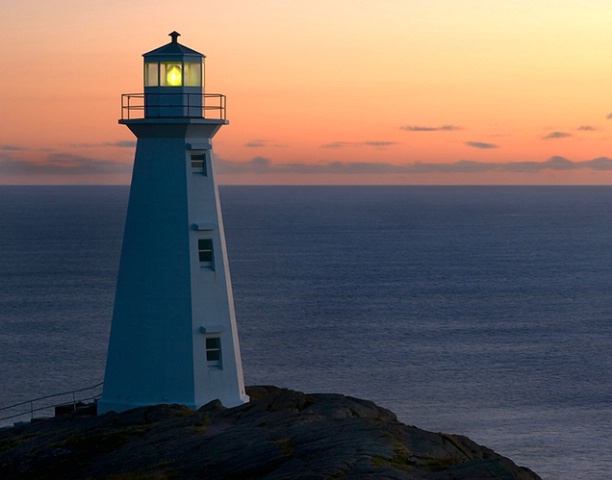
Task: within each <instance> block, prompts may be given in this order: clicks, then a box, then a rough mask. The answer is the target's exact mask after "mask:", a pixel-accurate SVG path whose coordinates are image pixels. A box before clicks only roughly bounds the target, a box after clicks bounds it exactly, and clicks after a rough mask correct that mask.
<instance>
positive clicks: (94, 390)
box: [0, 382, 104, 425]
mask: <svg viewBox="0 0 612 480" xmlns="http://www.w3.org/2000/svg"><path fill="white" fill-rule="evenodd" d="M103 384H104V382H100V383H98V384H96V385H93V386H92V387H87V388H81V389H79V390H71V391H69V392H62V393H55V394H53V395H45V396H44V397H38V398H34V399H32V400H26V401H25V402H19V403H16V404H14V405H9V406H8V407H2V408H0V425H3V424H4V423H6V422H7V421H8V420H11V421H12V422H15V421H18V420H19V419H21V420H22V421H25V420H33V419H34V417H35V414H40V413H41V412H44V411H53V413H55V408H56V407H62V406H72V407H73V410H74V411H76V410H77V406H78V404H79V403H82V402H87V401H91V400H97V399H99V398H100V397H101V396H102V385H103ZM85 392H88V393H85ZM51 399H55V400H51ZM49 413H51V412H49Z"/></svg>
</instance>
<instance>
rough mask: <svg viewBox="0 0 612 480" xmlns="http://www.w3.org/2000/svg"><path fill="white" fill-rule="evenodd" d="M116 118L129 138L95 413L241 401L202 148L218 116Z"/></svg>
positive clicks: (219, 234)
mask: <svg viewBox="0 0 612 480" xmlns="http://www.w3.org/2000/svg"><path fill="white" fill-rule="evenodd" d="M121 123H125V124H126V125H127V126H128V127H129V128H130V130H132V132H133V133H134V134H135V135H136V136H137V138H138V143H137V149H136V158H135V163H134V171H133V178H132V186H131V191H130V200H129V205H128V211H127V217H126V225H125V233H124V240H123V248H122V253H121V261H120V267H119V275H118V281H117V290H116V298H115V308H114V313H113V323H112V330H111V338H110V343H109V350H108V358H107V365H106V373H105V383H104V390H103V395H102V398H101V400H100V401H99V403H98V412H99V413H104V412H107V411H110V410H114V411H123V410H127V409H130V408H134V407H138V406H142V405H152V404H159V403H178V404H183V405H186V406H188V407H191V408H198V407H200V406H202V405H204V404H206V403H208V402H209V401H211V400H214V399H219V400H221V402H222V403H223V404H224V405H225V406H228V407H230V406H235V405H238V404H241V403H244V402H246V401H248V397H247V396H246V394H245V391H244V381H243V374H242V363H241V359H240V349H239V343H238V335H237V330H236V320H235V313H234V304H233V296H232V288H231V281H230V275H229V266H228V259H227V252H226V248H225V238H224V233H223V223H222V219H221V211H220V205H219V195H218V191H217V186H216V183H215V177H214V163H213V159H212V147H211V139H212V137H213V136H214V134H215V133H216V132H217V130H218V129H219V128H220V127H221V125H223V124H225V123H227V122H226V121H225V120H207V119H203V118H195V119H194V118H174V119H146V118H145V119H140V120H122V121H121ZM209 247H212V248H211V249H212V252H211V251H209V250H210V248H209ZM207 339H211V340H208V341H207ZM215 339H218V340H215Z"/></svg>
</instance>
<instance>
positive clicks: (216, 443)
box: [0, 387, 540, 480]
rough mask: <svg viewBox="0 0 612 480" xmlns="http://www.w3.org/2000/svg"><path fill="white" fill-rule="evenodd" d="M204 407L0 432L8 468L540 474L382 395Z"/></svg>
mask: <svg viewBox="0 0 612 480" xmlns="http://www.w3.org/2000/svg"><path fill="white" fill-rule="evenodd" d="M247 391H248V394H249V395H250V396H251V399H252V400H251V402H250V403H248V404H245V405H242V406H239V407H236V408H230V409H226V408H224V407H223V406H222V405H221V404H220V403H218V402H211V403H210V404H208V405H206V406H204V407H202V408H201V409H199V410H198V411H193V410H189V409H187V408H185V407H182V406H178V405H159V406H154V407H144V408H138V409H134V410H130V411H127V412H124V413H121V414H115V413H108V414H106V415H101V416H83V415H75V414H71V415H62V416H57V417H55V418H52V419H46V420H39V421H34V422H33V423H30V424H27V425H22V426H16V427H13V428H10V429H7V430H3V431H0V478H2V479H3V480H9V479H36V480H42V479H55V478H61V479H66V480H70V479H78V480H83V479H108V480H127V479H132V480H142V479H160V480H161V479H207V480H213V479H224V480H231V479H240V480H246V479H266V480H272V479H296V480H297V479H304V480H305V479H313V480H315V479H332V478H333V479H342V478H346V479H413V480H414V479H432V480H433V479H440V480H442V479H445V480H447V479H448V480H450V479H471V480H477V479H525V480H527V479H538V478H540V477H538V476H537V475H536V474H535V473H533V472H532V471H530V470H528V469H526V468H522V467H518V466H517V465H515V464H514V463H513V462H512V461H511V460H509V459H507V458H504V457H502V456H500V455H498V454H496V453H495V452H493V451H492V450H490V449H488V448H486V447H483V446H480V445H477V444H476V443H474V442H473V441H471V440H470V439H468V438H466V437H463V436H458V435H448V434H443V433H431V432H427V431H424V430H421V429H419V428H416V427H412V426H408V425H404V424H402V423H400V422H399V421H398V420H397V418H396V417H395V415H394V414H393V413H392V412H390V411H388V410H385V409H383V408H380V407H378V406H377V405H375V404H374V403H372V402H369V401H366V400H360V399H357V398H351V397H346V396H343V395H335V394H312V395H309V394H303V393H300V392H295V391H291V390H286V389H280V388H276V387H251V388H249V389H247Z"/></svg>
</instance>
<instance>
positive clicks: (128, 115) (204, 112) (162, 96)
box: [121, 92, 226, 120]
mask: <svg viewBox="0 0 612 480" xmlns="http://www.w3.org/2000/svg"><path fill="white" fill-rule="evenodd" d="M225 110H226V98H225V95H221V94H220V93H183V92H179V93H124V94H123V95H121V120H136V119H142V118H177V117H178V118H205V119H214V120H225V119H226V117H225Z"/></svg>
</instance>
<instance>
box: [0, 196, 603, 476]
mask: <svg viewBox="0 0 612 480" xmlns="http://www.w3.org/2000/svg"><path fill="white" fill-rule="evenodd" d="M127 196H128V189H127V187H0V205H1V207H0V406H3V405H8V404H11V403H16V402H19V401H22V400H27V399H30V398H33V397H36V396H40V395H44V394H48V393H55V392H58V391H62V390H70V389H74V388H80V387H85V386H90V385H93V384H95V383H97V382H99V381H101V380H102V378H103V372H104V361H105V355H106V346H107V340H108V334H109V330H110V322H111V310H112V302H113V295H114V284H115V276H116V272H117V265H118V259H119V251H120V246H121V236H122V229H123V222H124V218H125V208H126V204H127ZM221 197H222V203H223V205H222V206H223V213H224V220H225V228H226V237H227V242H228V250H229V255H230V263H231V269H232V278H233V284H234V294H235V302H236V310H237V315H238V323H239V332H240V338H241V347H242V357H243V363H244V371H245V380H246V382H247V384H275V385H279V386H285V387H289V388H293V389H298V390H302V391H307V392H315V391H316V392H338V393H344V394H347V395H353V396H358V397H362V398H368V399H371V400H374V401H375V402H377V403H378V404H380V405H382V406H385V407H387V408H390V409H391V410H393V411H394V412H395V413H396V414H397V415H398V417H399V418H400V419H401V420H402V421H404V422H406V423H409V424H413V425H417V426H419V427H421V428H425V429H427V430H433V431H444V432H449V433H460V434H465V435H468V436H470V437H471V438H472V439H474V440H475V441H477V442H479V443H482V444H485V445H487V446H489V447H491V448H493V449H495V450H496V451H498V452H499V453H501V454H503V455H506V456H509V457H511V458H512V459H513V460H514V461H515V462H517V463H518V464H521V465H525V466H528V467H530V468H532V469H533V470H535V471H536V472H537V473H539V474H540V475H541V476H543V477H544V478H545V479H549V480H552V479H564V480H565V479H567V480H569V479H572V480H574V479H589V480H591V479H606V478H609V476H610V472H612V434H611V431H612V428H611V427H612V373H611V372H612V268H611V267H612V188H609V187H222V188H221Z"/></svg>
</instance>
